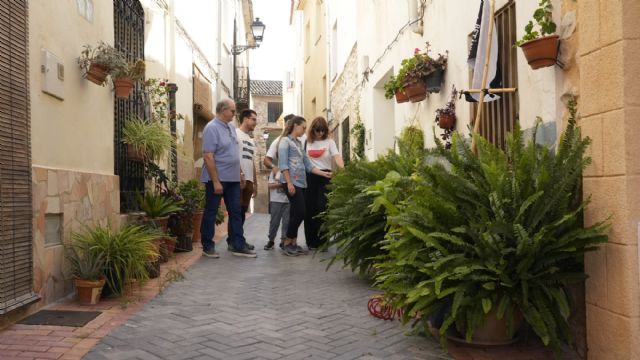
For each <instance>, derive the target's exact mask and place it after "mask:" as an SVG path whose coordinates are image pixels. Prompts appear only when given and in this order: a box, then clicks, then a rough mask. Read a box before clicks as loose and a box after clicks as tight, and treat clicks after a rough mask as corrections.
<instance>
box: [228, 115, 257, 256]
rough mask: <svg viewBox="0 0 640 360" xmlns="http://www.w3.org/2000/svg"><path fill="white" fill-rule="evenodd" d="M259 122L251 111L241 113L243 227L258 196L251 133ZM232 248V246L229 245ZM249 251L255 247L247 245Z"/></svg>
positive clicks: (253, 143) (254, 148) (240, 148)
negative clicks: (248, 211) (248, 212)
mask: <svg viewBox="0 0 640 360" xmlns="http://www.w3.org/2000/svg"><path fill="white" fill-rule="evenodd" d="M257 122H258V115H257V113H256V112H255V111H253V110H251V109H246V110H242V112H241V113H240V127H238V128H236V135H237V138H238V153H239V154H240V183H241V184H244V185H243V186H241V187H242V189H241V190H240V208H241V215H242V225H243V226H244V221H245V219H246V213H247V210H249V205H251V198H255V197H256V195H258V182H257V175H256V165H255V162H254V161H253V159H254V157H255V154H256V143H255V141H254V140H253V138H252V137H251V135H250V134H251V133H252V132H253V130H254V129H255V127H256V124H257ZM229 247H230V248H231V245H229ZM247 247H248V248H249V250H253V249H254V246H253V245H251V244H247Z"/></svg>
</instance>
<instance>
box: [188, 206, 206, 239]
mask: <svg viewBox="0 0 640 360" xmlns="http://www.w3.org/2000/svg"><path fill="white" fill-rule="evenodd" d="M203 214H204V211H202V210H198V211H196V212H195V213H193V217H192V218H191V221H193V223H192V224H193V225H192V227H193V235H192V236H191V241H192V242H194V243H195V242H199V241H200V224H201V223H202V215H203Z"/></svg>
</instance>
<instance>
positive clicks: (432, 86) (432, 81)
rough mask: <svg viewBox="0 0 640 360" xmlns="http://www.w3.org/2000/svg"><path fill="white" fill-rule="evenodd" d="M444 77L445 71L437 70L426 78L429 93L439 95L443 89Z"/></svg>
mask: <svg viewBox="0 0 640 360" xmlns="http://www.w3.org/2000/svg"><path fill="white" fill-rule="evenodd" d="M443 77H444V70H442V69H440V70H436V71H434V72H432V73H431V74H429V75H427V77H426V78H425V85H426V88H427V91H428V92H430V93H439V92H440V88H441V87H442V78H443Z"/></svg>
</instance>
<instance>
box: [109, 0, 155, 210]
mask: <svg viewBox="0 0 640 360" xmlns="http://www.w3.org/2000/svg"><path fill="white" fill-rule="evenodd" d="M113 22H114V32H115V42H114V46H115V47H116V49H118V50H120V51H122V52H123V53H124V54H126V56H127V61H129V62H133V61H135V60H137V59H144V10H143V8H142V5H141V4H140V1H138V0H113ZM114 101H115V103H114V121H115V126H114V132H115V134H114V137H113V141H114V147H113V148H114V152H115V154H114V161H115V164H114V169H115V174H116V175H118V176H119V177H120V212H128V211H131V210H135V209H136V208H137V205H136V201H135V199H136V193H138V192H143V191H144V166H143V164H142V163H139V162H134V161H131V160H129V159H128V158H127V147H126V145H125V144H123V143H122V128H123V126H124V123H125V121H127V120H128V119H129V118H130V117H131V116H134V115H135V116H138V117H140V118H144V119H148V112H147V111H145V106H144V105H145V101H144V89H143V86H142V85H141V84H140V83H136V85H135V88H134V90H133V92H132V93H131V95H130V96H129V98H126V99H120V98H115V100H114Z"/></svg>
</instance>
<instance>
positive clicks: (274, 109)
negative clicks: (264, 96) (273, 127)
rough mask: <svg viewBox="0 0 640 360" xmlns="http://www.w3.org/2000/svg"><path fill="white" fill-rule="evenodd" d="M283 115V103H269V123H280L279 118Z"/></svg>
mask: <svg viewBox="0 0 640 360" xmlns="http://www.w3.org/2000/svg"><path fill="white" fill-rule="evenodd" d="M280 114H282V103H281V102H270V103H267V121H268V122H270V123H274V122H276V121H278V118H279V117H280Z"/></svg>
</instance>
